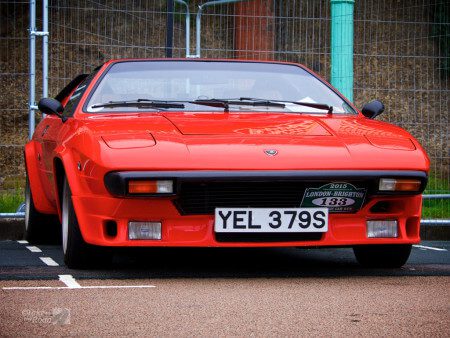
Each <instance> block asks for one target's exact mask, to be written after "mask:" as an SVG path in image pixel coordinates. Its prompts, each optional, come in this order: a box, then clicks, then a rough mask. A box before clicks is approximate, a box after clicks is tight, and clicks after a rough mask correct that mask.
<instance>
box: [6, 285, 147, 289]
mask: <svg viewBox="0 0 450 338" xmlns="http://www.w3.org/2000/svg"><path fill="white" fill-rule="evenodd" d="M155 287H156V286H154V285H89V286H81V287H79V288H69V287H67V286H9V287H3V288H2V289H3V290H75V289H133V288H135V289H147V288H155Z"/></svg>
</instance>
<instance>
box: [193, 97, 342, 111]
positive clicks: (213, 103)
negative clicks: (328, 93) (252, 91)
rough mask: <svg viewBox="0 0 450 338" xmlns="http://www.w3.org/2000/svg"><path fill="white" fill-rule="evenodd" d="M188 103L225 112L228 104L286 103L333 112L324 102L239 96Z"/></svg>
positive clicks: (275, 104) (259, 105) (280, 105)
mask: <svg viewBox="0 0 450 338" xmlns="http://www.w3.org/2000/svg"><path fill="white" fill-rule="evenodd" d="M189 103H194V104H201V105H205V106H210V107H220V108H224V109H225V112H228V111H229V109H230V105H241V106H253V107H280V108H285V107H286V103H291V104H296V105H299V106H304V107H310V108H315V109H323V110H326V111H327V114H331V113H333V106H329V105H327V104H325V103H313V102H311V103H310V102H297V101H285V100H266V99H258V98H254V97H240V98H237V99H199V100H195V101H190V102H189Z"/></svg>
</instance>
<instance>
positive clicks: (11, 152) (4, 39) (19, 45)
mask: <svg viewBox="0 0 450 338" xmlns="http://www.w3.org/2000/svg"><path fill="white" fill-rule="evenodd" d="M0 15H1V19H0V107H1V114H0V202H1V204H2V205H4V206H5V207H6V208H9V210H8V209H7V210H5V211H15V210H11V208H15V207H16V205H17V203H19V202H21V201H22V200H23V185H24V165H23V155H22V154H23V145H24V144H25V142H26V140H27V135H28V124H27V116H28V114H27V111H28V108H27V106H28V104H27V102H28V31H27V29H28V1H1V2H0ZM0 211H1V210H0Z"/></svg>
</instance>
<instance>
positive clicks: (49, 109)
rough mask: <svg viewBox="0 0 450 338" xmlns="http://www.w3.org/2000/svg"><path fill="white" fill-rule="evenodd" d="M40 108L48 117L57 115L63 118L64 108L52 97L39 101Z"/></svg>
mask: <svg viewBox="0 0 450 338" xmlns="http://www.w3.org/2000/svg"><path fill="white" fill-rule="evenodd" d="M38 108H39V110H40V111H41V112H43V113H44V114H48V115H57V116H59V117H61V116H62V115H61V114H62V112H63V110H64V107H63V106H62V104H61V102H59V101H58V100H55V99H52V98H50V97H45V98H43V99H40V100H39V103H38Z"/></svg>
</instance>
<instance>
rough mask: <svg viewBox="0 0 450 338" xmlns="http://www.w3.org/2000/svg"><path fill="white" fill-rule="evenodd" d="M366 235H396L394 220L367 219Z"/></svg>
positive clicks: (396, 228)
mask: <svg viewBox="0 0 450 338" xmlns="http://www.w3.org/2000/svg"><path fill="white" fill-rule="evenodd" d="M367 237H369V238H395V237H398V226H397V221H396V220H383V221H367Z"/></svg>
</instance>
